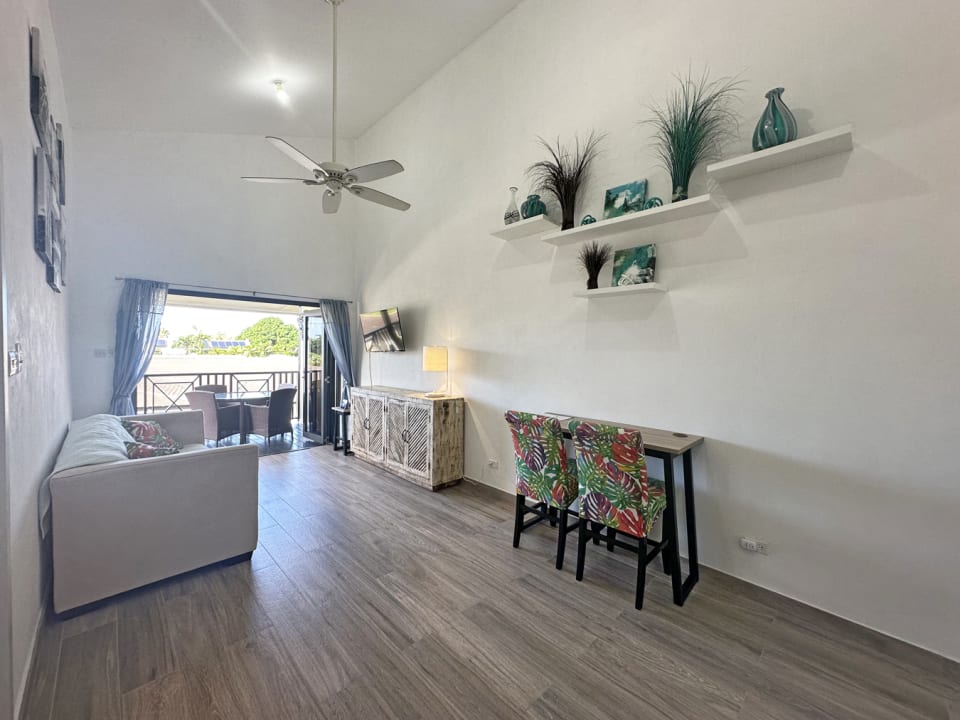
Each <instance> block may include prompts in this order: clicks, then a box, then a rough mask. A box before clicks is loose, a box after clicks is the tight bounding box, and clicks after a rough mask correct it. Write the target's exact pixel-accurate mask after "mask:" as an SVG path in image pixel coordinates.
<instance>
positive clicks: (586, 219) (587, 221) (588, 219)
mask: <svg viewBox="0 0 960 720" xmlns="http://www.w3.org/2000/svg"><path fill="white" fill-rule="evenodd" d="M596 221H597V219H596V218H595V217H594V216H593V215H584V216H583V220H581V221H580V224H581V225H593V224H594V223H595V222H596Z"/></svg>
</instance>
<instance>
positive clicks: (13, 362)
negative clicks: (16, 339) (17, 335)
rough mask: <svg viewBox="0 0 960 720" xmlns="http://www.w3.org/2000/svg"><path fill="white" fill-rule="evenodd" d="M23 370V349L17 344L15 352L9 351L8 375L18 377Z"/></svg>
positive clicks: (14, 347)
mask: <svg viewBox="0 0 960 720" xmlns="http://www.w3.org/2000/svg"><path fill="white" fill-rule="evenodd" d="M21 370H23V347H22V346H21V345H20V343H15V344H14V346H13V350H8V351H7V375H16V374H17V373H19V372H20V371H21Z"/></svg>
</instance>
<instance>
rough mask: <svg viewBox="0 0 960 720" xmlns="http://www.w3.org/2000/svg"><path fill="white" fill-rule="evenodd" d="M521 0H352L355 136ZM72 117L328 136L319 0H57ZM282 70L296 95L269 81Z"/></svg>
mask: <svg viewBox="0 0 960 720" xmlns="http://www.w3.org/2000/svg"><path fill="white" fill-rule="evenodd" d="M518 2H519V0H482V1H480V0H345V2H344V3H343V4H342V5H341V6H340V10H339V13H340V127H339V134H340V136H341V137H357V136H358V135H360V134H361V133H362V132H363V131H364V130H366V129H367V128H369V127H370V126H371V125H372V124H373V123H374V122H376V121H377V120H378V119H379V118H380V117H381V116H383V115H384V114H385V113H386V112H387V111H388V110H390V108H392V107H393V106H395V105H396V104H397V103H398V102H399V101H400V100H402V99H403V98H404V97H405V96H407V95H408V94H409V93H410V92H412V91H413V90H414V89H415V88H416V87H417V86H418V85H420V84H421V83H422V82H424V81H425V80H426V79H427V78H429V77H430V76H431V75H432V74H433V73H434V72H436V71H437V70H438V69H439V68H440V67H441V66H443V65H444V64H445V63H446V62H447V61H448V60H450V59H451V58H452V57H454V56H455V55H456V54H457V53H458V52H459V51H460V50H462V49H463V48H465V47H466V46H467V45H469V44H470V43H471V42H473V40H474V39H476V38H477V37H478V36H479V35H480V34H481V33H482V32H483V31H484V30H486V29H487V28H488V27H490V26H491V25H492V24H494V23H495V22H496V21H497V20H499V19H500V18H501V17H503V16H504V15H505V14H506V13H507V12H509V11H510V10H511V9H513V7H514V6H516V5H517V4H518ZM50 6H51V12H52V14H53V21H54V30H55V33H56V39H57V44H58V48H59V54H60V61H61V65H62V69H63V77H64V85H65V88H66V94H67V104H68V109H69V113H70V120H71V123H72V124H73V125H74V126H75V127H78V128H96V129H112V130H147V131H184V132H214V133H241V134H243V133H251V134H277V135H287V136H319V137H324V136H329V134H330V65H331V62H330V54H331V28H330V23H331V8H330V6H329V5H328V4H327V3H326V2H324V1H323V0H82V1H78V0H50ZM274 78H282V79H284V80H285V82H286V87H287V90H288V92H289V94H290V96H291V102H290V104H289V106H288V107H283V106H282V105H280V104H279V103H278V102H277V101H276V98H275V93H274V89H273V87H272V85H271V82H270V81H271V80H273V79H274Z"/></svg>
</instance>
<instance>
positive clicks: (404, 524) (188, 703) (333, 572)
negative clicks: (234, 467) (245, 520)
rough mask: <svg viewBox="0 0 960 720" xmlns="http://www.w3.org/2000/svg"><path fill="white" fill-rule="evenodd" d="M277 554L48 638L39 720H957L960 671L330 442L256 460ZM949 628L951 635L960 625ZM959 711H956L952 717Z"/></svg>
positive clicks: (29, 704) (36, 676) (166, 586)
mask: <svg viewBox="0 0 960 720" xmlns="http://www.w3.org/2000/svg"><path fill="white" fill-rule="evenodd" d="M260 487H261V506H262V513H261V525H260V548H259V549H258V551H257V552H256V553H255V554H254V557H253V560H252V562H251V563H244V564H239V565H232V566H227V567H218V568H214V569H210V570H207V571H201V572H197V573H193V574H191V575H189V576H187V577H184V578H180V579H175V580H172V581H167V582H166V583H163V584H161V585H158V586H154V587H151V588H148V589H146V590H141V591H137V592H134V593H130V594H127V595H125V596H123V597H121V598H119V599H115V600H113V601H109V602H108V603H107V604H106V605H104V606H102V607H100V608H99V609H97V610H95V611H92V612H90V613H88V614H85V615H81V616H78V617H75V618H73V619H70V620H67V621H64V622H52V623H50V624H49V625H48V626H46V627H45V628H44V630H43V634H42V636H41V639H40V645H39V648H38V654H37V662H36V664H35V667H34V670H33V673H32V675H31V679H30V682H29V687H28V695H27V698H26V701H25V710H24V715H23V717H24V718H28V719H29V720H35V719H36V720H39V719H41V718H42V719H43V720H48V719H50V718H56V719H58V720H59V719H61V718H62V719H64V720H67V719H69V720H82V719H83V718H91V719H93V720H112V719H113V718H138V719H144V720H145V719H154V718H157V719H159V718H164V719H170V720H184V719H188V718H198V719H203V720H211V719H215V718H221V719H224V720H233V719H236V718H258V719H260V718H278V719H283V720H292V719H298V718H352V719H356V718H360V719H363V718H371V719H373V718H438V719H439V718H576V719H577V720H587V719H590V718H603V719H604V720H606V719H608V718H629V719H630V720H643V719H645V718H658V719H659V718H671V719H681V718H710V719H713V718H740V719H741V720H761V719H762V720H773V719H774V718H777V719H787V718H790V719H793V718H818V719H819V718H862V719H865V720H866V719H869V720H887V719H889V720H905V719H907V720H909V719H910V718H943V719H945V720H946V719H948V718H949V719H950V720H960V690H958V686H960V671H958V668H957V666H956V665H955V664H953V663H948V662H947V661H945V660H943V659H942V658H939V657H937V656H935V655H931V654H929V653H926V652H923V651H920V650H917V649H916V648H912V647H910V646H908V645H904V644H902V643H899V642H896V641H894V640H891V639H889V638H886V637H883V636H881V635H878V634H876V633H872V632H870V631H867V630H864V629H862V628H859V627H857V626H854V625H851V624H849V623H846V622H843V621H841V620H838V619H836V618H833V617H831V616H829V615H825V614H823V613H820V612H818V611H815V610H812V609H810V608H808V607H805V606H802V605H798V604H796V603H794V602H792V601H789V600H786V599H784V598H782V597H780V596H777V595H774V594H772V593H769V592H766V591H763V590H760V589H757V588H756V587H753V586H750V585H746V584H744V583H741V582H739V581H737V580H734V579H732V578H730V577H727V576H724V575H721V574H719V573H716V572H710V571H708V570H705V571H704V572H703V577H702V579H701V581H700V584H699V585H698V587H697V588H696V590H694V592H693V594H692V595H691V597H690V599H689V600H688V602H687V605H686V606H685V607H683V608H677V607H675V606H674V605H673V604H672V603H671V602H670V589H669V583H668V582H667V577H666V576H665V575H663V574H662V573H661V571H660V570H659V566H657V567H656V568H655V567H654V566H651V574H650V577H649V581H648V588H647V602H646V606H645V608H644V610H642V611H640V612H638V611H636V610H634V609H633V582H634V578H635V572H634V566H633V563H632V559H633V558H631V557H629V556H628V555H627V554H626V553H623V552H622V551H617V553H614V554H610V553H608V552H607V551H606V550H605V549H603V548H597V547H593V546H590V547H589V548H588V557H587V569H586V576H585V578H584V582H583V583H577V582H576V581H575V580H574V576H573V570H574V565H575V561H576V542H575V539H574V538H573V537H571V538H570V540H569V545H568V551H567V558H568V560H567V567H565V568H564V569H563V571H557V570H555V569H554V568H553V561H552V557H553V548H554V540H553V538H554V536H553V535H552V534H551V532H550V530H549V527H547V528H539V527H538V528H534V529H532V530H531V531H529V532H528V533H527V534H525V535H524V536H523V539H522V542H521V547H520V549H519V550H514V549H513V548H512V547H511V546H510V538H511V530H512V520H511V510H512V505H513V500H512V497H510V496H508V495H504V494H502V493H497V492H495V491H492V490H490V489H487V488H483V487H479V486H476V485H472V484H470V483H464V484H462V485H460V486H458V487H455V488H451V489H449V490H446V491H444V492H442V493H437V494H432V493H430V492H427V491H425V490H421V489H419V488H416V487H414V486H413V485H410V484H409V483H406V482H404V481H402V480H399V479H394V478H392V477H391V476H388V475H386V474H383V473H381V472H380V471H378V470H375V469H373V468H371V467H370V466H367V465H365V464H363V463H362V462H360V461H358V460H354V459H352V458H344V457H343V455H342V454H340V453H334V452H332V451H331V450H330V449H329V448H315V449H312V450H305V451H303V452H297V453H290V454H286V455H274V456H269V457H265V458H262V459H261V485H260ZM944 631H945V632H946V631H950V632H956V631H957V628H945V629H944ZM951 713H952V715H951Z"/></svg>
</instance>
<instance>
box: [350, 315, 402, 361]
mask: <svg viewBox="0 0 960 720" xmlns="http://www.w3.org/2000/svg"><path fill="white" fill-rule="evenodd" d="M360 332H361V333H362V334H363V345H364V347H365V348H366V349H367V352H402V351H403V331H402V330H401V329H400V311H399V310H398V309H397V308H387V309H385V310H377V311H376V312H365V313H360Z"/></svg>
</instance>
